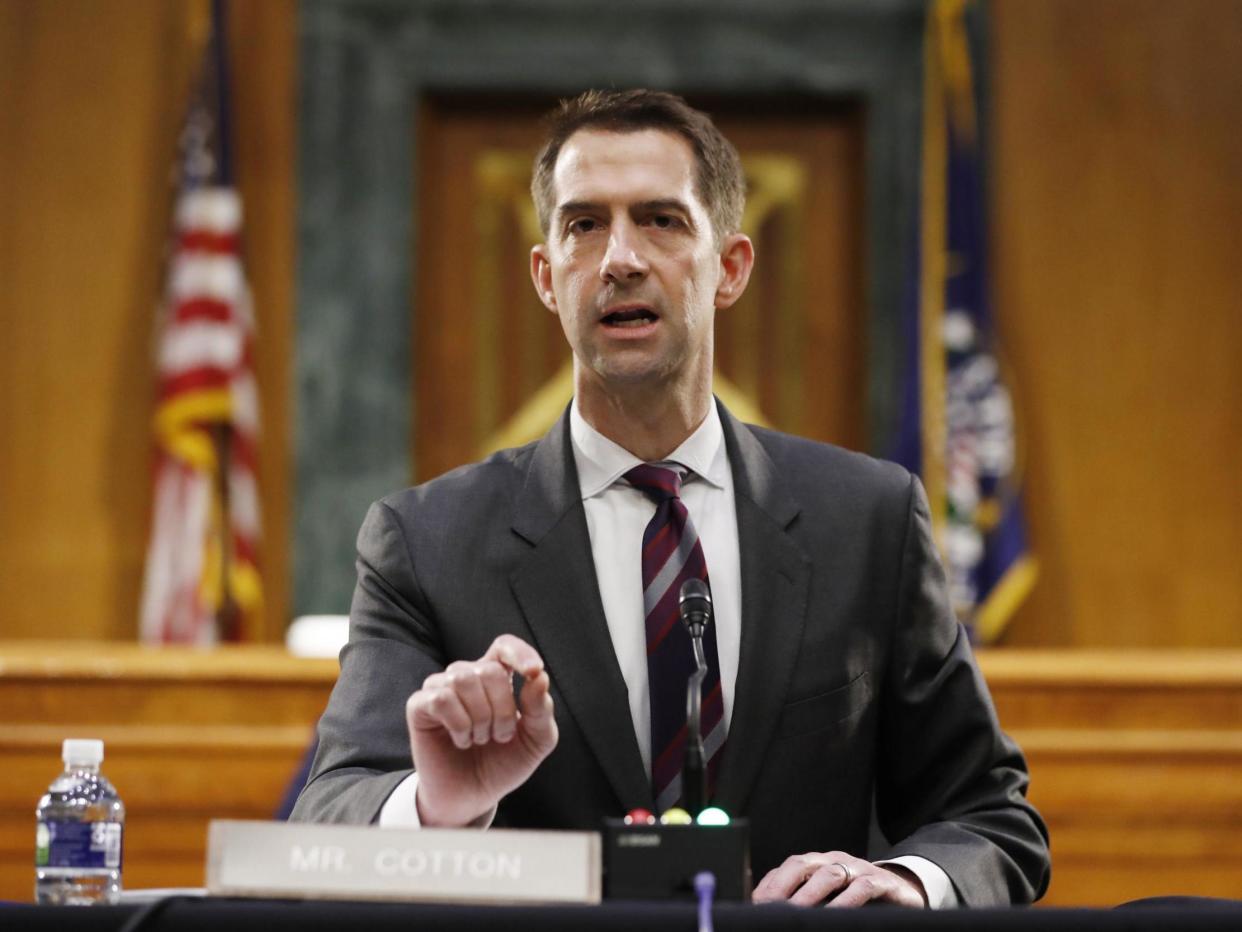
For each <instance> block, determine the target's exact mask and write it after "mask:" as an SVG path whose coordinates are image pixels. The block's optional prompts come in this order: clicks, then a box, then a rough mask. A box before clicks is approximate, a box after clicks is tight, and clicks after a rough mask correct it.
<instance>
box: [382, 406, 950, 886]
mask: <svg viewBox="0 0 1242 932" xmlns="http://www.w3.org/2000/svg"><path fill="white" fill-rule="evenodd" d="M569 433H570V439H571V441H572V446H573V454H574V465H575V466H576V467H577V469H578V485H579V488H580V490H581V492H582V505H583V509H584V510H585V512H586V521H587V530H588V531H589V532H590V537H591V556H592V558H593V559H594V562H595V576H596V579H597V581H598V583H599V594H600V598H601V601H602V602H603V605H604V616H605V619H606V620H607V622H608V634H609V636H610V637H611V639H612V646H613V651H614V652H615V653H616V656H617V663H618V665H619V666H620V667H621V676H622V677H623V678H624V680H625V686H626V691H627V692H628V694H629V704H630V717H631V719H632V720H633V722H634V735H635V737H636V738H637V739H638V749H639V753H640V754H641V755H642V759H643V769H644V770H645V771H646V772H647V774H648V775H649V776H650V773H651V714H650V713H651V693H650V690H649V689H648V687H647V635H646V618H645V616H644V612H643V583H642V540H643V531H644V530H645V529H646V527H647V523H648V522H649V521H650V520H651V516H652V515H653V514H655V509H656V506H655V503H654V502H653V501H652V500H651V499H650V498H648V497H647V495H646V494H645V493H643V492H641V491H640V490H638V489H636V488H634V487H633V486H631V485H630V484H629V483H628V482H626V481H625V480H624V479H623V478H622V476H624V475H625V473H626V472H628V471H629V470H630V469H631V468H633V467H634V466H637V465H639V464H640V463H642V462H643V461H642V460H640V459H638V457H636V456H634V454H632V453H630V452H629V451H628V450H626V449H625V448H624V447H621V446H619V445H618V444H616V443H614V442H613V441H611V440H609V439H608V438H607V437H605V436H604V435H603V434H601V433H600V432H599V431H597V430H595V428H593V427H591V425H590V424H588V423H587V422H586V419H585V418H583V417H582V414H581V412H580V411H579V410H578V401H577V399H576V398H575V399H574V402H573V405H572V406H571V407H570V412H569ZM661 463H663V464H672V463H676V464H679V465H681V466H684V467H686V468H687V469H688V470H689V473H688V474H687V475H686V476H685V478H684V479H683V481H682V487H681V500H682V502H683V503H684V504H685V506H686V511H687V512H688V513H689V515H690V520H691V522H692V523H693V524H694V527H695V530H697V531H698V535H699V541H700V543H701V544H702V547H703V557H704V559H705V561H706V563H707V575H708V578H709V579H710V581H711V591H712V612H713V624H714V625H715V627H716V650H717V654H718V656H719V658H720V687H721V695H722V698H723V700H724V724H725V728H726V729H727V728H728V726H729V723H730V722H731V721H732V717H733V698H734V686H735V684H736V682H737V668H738V655H739V653H740V647H741V642H742V574H741V558H740V553H739V545H738V533H737V508H736V507H735V503H734V497H733V471H732V470H731V469H730V466H729V458H728V453H727V450H726V447H725V440H724V429H723V428H722V427H721V425H720V414H719V412H718V411H717V410H716V406H715V405H714V404H713V405H711V406H710V408H709V410H708V414H707V417H706V418H705V419H704V420H703V423H702V424H700V425H699V426H698V428H697V429H696V430H695V431H694V433H692V434H691V435H690V436H689V437H687V438H686V440H685V441H684V442H683V443H682V444H681V446H679V447H678V448H677V449H676V450H674V451H673V452H672V453H671V454H669V456H668V457H666V458H665V459H664V460H662V461H661ZM417 787H418V774H416V773H415V774H411V775H410V776H408V777H407V778H406V779H405V780H403V781H402V782H401V783H399V784H398V785H397V787H396V789H394V790H393V792H392V793H391V794H390V795H389V797H388V799H387V800H386V801H385V802H384V805H383V808H382V809H381V810H380V817H379V824H380V825H381V826H385V827H403V828H409V827H417V826H418V825H419V819H418V809H417V807H416V806H415V802H414V796H415V791H416V790H417ZM493 814H494V813H493ZM491 815H492V814H489V815H488V816H487V817H485V819H484V820H483V824H490V822H491ZM877 863H880V864H898V865H901V866H903V867H906V868H908V869H909V870H910V871H911V872H913V873H914V874H915V875H916V876H917V877H918V878H919V880H920V881H921V882H922V884H923V888H924V890H925V891H926V893H927V898H928V904H929V905H930V906H931V907H932V908H933V909H939V908H944V907H949V906H956V905H957V902H958V900H957V894H956V892H955V891H954V889H953V884H952V883H951V882H950V881H949V878H948V875H947V874H945V872H944V871H943V870H942V869H941V868H940V867H939V866H937V865H936V864H933V863H932V862H931V861H928V860H927V859H926V858H920V857H912V856H903V857H898V858H893V859H892V860H890V861H881V862H877Z"/></svg>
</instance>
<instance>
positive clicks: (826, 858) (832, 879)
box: [751, 851, 927, 909]
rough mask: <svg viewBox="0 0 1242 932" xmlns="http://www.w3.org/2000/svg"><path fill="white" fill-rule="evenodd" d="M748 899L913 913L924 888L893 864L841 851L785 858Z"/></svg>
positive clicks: (923, 902)
mask: <svg viewBox="0 0 1242 932" xmlns="http://www.w3.org/2000/svg"><path fill="white" fill-rule="evenodd" d="M751 899H752V900H753V901H754V902H756V903H772V902H777V901H780V900H788V901H789V902H790V903H793V904H795V905H797V906H815V905H818V904H820V903H824V905H825V906H835V907H850V906H862V905H864V904H866V903H870V902H873V901H875V902H881V903H893V904H895V905H897V906H909V907H913V908H916V909H917V908H922V907H925V906H926V905H927V895H926V894H925V893H924V892H923V885H922V884H921V883H920V882H919V880H918V878H917V877H915V876H914V874H913V873H911V872H910V871H908V870H906V869H905V868H903V867H900V866H898V865H891V866H888V867H880V866H877V865H875V864H872V863H871V862H870V861H864V860H862V859H861V858H856V857H853V856H852V855H849V854H846V853H845V852H844V851H828V852H822V853H821V852H818V851H812V852H810V853H809V854H795V855H792V856H790V857H788V858H786V859H785V863H784V864H782V865H781V866H780V867H777V868H775V869H773V870H770V871H768V874H767V876H766V877H764V878H763V880H761V881H760V882H759V885H758V886H757V887H755V891H754V893H753V894H751ZM825 900H827V901H828V902H826V903H825V902H824V901H825Z"/></svg>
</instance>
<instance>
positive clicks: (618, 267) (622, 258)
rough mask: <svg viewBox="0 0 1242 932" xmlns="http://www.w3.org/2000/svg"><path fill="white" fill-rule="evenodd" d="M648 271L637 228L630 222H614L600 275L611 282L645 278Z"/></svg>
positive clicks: (619, 282)
mask: <svg viewBox="0 0 1242 932" xmlns="http://www.w3.org/2000/svg"><path fill="white" fill-rule="evenodd" d="M647 271H648V265H647V260H646V259H645V258H643V253H642V244H641V243H640V242H639V238H638V235H637V230H635V229H634V228H633V227H632V226H631V225H630V224H628V223H618V224H614V225H613V227H612V229H611V230H610V231H609V234H608V249H607V251H606V252H605V253H604V261H603V262H602V263H601V264H600V267H599V277H600V278H602V279H603V280H604V281H606V282H609V283H610V284H621V283H622V282H626V281H634V280H637V279H641V278H643V277H644V276H645V275H646V274H647Z"/></svg>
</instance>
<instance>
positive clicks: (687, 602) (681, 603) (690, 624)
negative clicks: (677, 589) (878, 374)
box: [677, 579, 712, 636]
mask: <svg viewBox="0 0 1242 932" xmlns="http://www.w3.org/2000/svg"><path fill="white" fill-rule="evenodd" d="M677 602H678V608H679V609H680V611H681V621H682V624H684V625H685V626H686V627H687V628H689V629H690V633H691V634H692V635H696V636H697V635H701V634H702V633H703V629H704V628H705V627H707V625H708V624H710V623H711V620H712V594H711V590H709V589H708V588H707V583H705V582H703V580H701V579H687V580H686V581H685V582H684V583H682V584H681V596H680V598H679V599H678V600H677Z"/></svg>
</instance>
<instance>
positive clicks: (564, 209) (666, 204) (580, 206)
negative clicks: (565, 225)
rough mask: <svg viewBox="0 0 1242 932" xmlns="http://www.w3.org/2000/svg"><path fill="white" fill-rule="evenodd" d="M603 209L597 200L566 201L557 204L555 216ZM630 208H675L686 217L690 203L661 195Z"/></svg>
mask: <svg viewBox="0 0 1242 932" xmlns="http://www.w3.org/2000/svg"><path fill="white" fill-rule="evenodd" d="M604 209H605V208H604V205H603V204H602V203H601V202H598V201H566V202H565V203H564V204H558V205H557V207H556V217H557V218H558V219H559V218H561V217H563V216H565V215H566V214H579V213H588V214H589V213H596V212H599V211H601V210H604ZM630 210H631V211H639V212H644V213H651V212H652V211H660V210H675V211H677V212H678V213H682V214H685V215H686V216H687V217H689V216H690V215H691V211H690V205H689V204H687V203H686V202H685V201H683V200H681V199H680V198H676V197H661V198H656V199H655V200H651V201H639V202H638V203H636V204H631V205H630Z"/></svg>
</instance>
